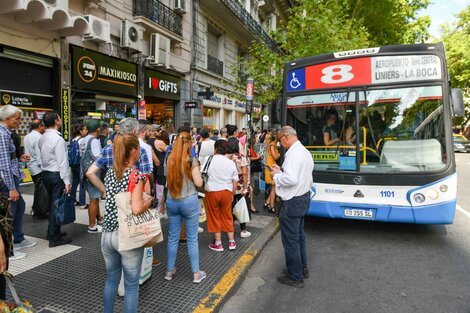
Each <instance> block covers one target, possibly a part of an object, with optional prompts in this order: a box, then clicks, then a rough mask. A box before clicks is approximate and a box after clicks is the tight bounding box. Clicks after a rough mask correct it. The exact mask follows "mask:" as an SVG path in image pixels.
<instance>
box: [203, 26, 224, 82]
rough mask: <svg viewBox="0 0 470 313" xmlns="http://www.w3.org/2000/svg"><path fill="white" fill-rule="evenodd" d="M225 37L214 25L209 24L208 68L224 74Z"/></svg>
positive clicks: (218, 73)
mask: <svg viewBox="0 0 470 313" xmlns="http://www.w3.org/2000/svg"><path fill="white" fill-rule="evenodd" d="M223 41H224V38H223V35H222V33H221V32H220V31H218V30H217V29H216V28H215V27H214V26H212V25H210V24H209V25H208V26H207V70H209V71H211V72H212V73H215V74H217V75H220V76H224V62H223V56H224V42H223Z"/></svg>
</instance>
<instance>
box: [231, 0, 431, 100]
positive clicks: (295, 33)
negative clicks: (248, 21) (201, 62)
mask: <svg viewBox="0 0 470 313" xmlns="http://www.w3.org/2000/svg"><path fill="white" fill-rule="evenodd" d="M429 2H430V0H298V1H296V2H295V3H296V4H295V5H294V6H293V8H291V9H290V12H289V16H290V18H289V19H288V20H287V21H284V23H281V24H280V25H279V27H278V29H277V30H276V31H275V32H273V33H272V34H271V35H272V37H273V38H274V39H275V40H276V41H277V42H278V44H279V48H280V51H281V53H276V52H273V51H271V50H270V49H269V48H267V47H266V46H265V45H264V44H262V43H260V42H258V43H254V44H253V45H252V47H251V48H250V55H251V59H250V60H249V61H248V64H247V65H246V66H245V67H244V68H245V69H246V70H245V71H246V74H247V75H249V76H251V77H253V78H254V80H255V90H256V102H260V103H265V104H266V103H270V102H271V101H273V100H274V99H276V98H278V97H279V94H280V92H281V89H282V74H283V67H284V64H285V62H286V61H289V60H293V59H297V58H303V57H307V56H312V55H317V54H321V53H327V52H334V51H344V50H353V49H360V48H366V47H371V46H382V45H389V44H401V43H413V42H421V41H424V40H426V39H427V38H428V37H429V33H428V31H427V28H428V27H429V25H430V19H429V17H428V16H426V17H420V18H418V17H416V13H417V11H418V10H420V9H422V8H425V7H427V5H428V4H429ZM272 74H275V75H272ZM239 83H240V85H239V88H240V89H239V90H243V88H244V87H243V84H244V82H239Z"/></svg>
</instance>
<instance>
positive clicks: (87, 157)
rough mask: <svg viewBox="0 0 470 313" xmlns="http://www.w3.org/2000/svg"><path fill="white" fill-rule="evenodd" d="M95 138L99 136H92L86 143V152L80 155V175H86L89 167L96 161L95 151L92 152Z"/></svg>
mask: <svg viewBox="0 0 470 313" xmlns="http://www.w3.org/2000/svg"><path fill="white" fill-rule="evenodd" d="M93 140H98V139H97V138H93V137H92V138H90V139H89V140H88V142H87V144H86V149H85V152H83V155H82V156H81V157H80V176H81V177H84V176H85V174H86V172H87V171H88V168H89V167H90V166H91V165H92V164H93V162H95V157H94V156H93V153H92V152H91V143H92V141H93Z"/></svg>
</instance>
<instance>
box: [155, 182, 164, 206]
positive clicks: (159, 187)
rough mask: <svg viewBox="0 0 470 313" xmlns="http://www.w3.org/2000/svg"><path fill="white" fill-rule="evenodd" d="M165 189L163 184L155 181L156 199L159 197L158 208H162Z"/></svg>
mask: <svg viewBox="0 0 470 313" xmlns="http://www.w3.org/2000/svg"><path fill="white" fill-rule="evenodd" d="M164 189H165V187H164V186H163V185H160V184H157V183H155V199H157V210H160V209H161V206H162V199H163V191H164Z"/></svg>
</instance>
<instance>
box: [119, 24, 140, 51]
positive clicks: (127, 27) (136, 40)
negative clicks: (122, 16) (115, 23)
mask: <svg viewBox="0 0 470 313" xmlns="http://www.w3.org/2000/svg"><path fill="white" fill-rule="evenodd" d="M143 38H144V30H143V29H142V28H141V27H139V26H138V25H137V24H135V23H132V22H131V21H128V20H124V21H122V22H121V47H124V48H129V49H132V50H134V51H138V52H142V48H143Z"/></svg>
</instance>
